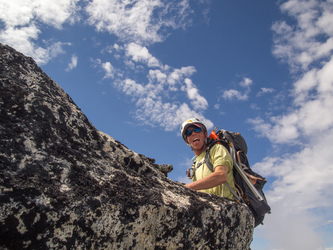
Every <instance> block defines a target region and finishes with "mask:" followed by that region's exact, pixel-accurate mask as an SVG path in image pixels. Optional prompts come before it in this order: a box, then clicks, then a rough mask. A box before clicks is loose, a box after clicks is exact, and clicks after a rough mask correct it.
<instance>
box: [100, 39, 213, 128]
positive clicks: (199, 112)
mask: <svg viewBox="0 0 333 250" xmlns="http://www.w3.org/2000/svg"><path fill="white" fill-rule="evenodd" d="M124 53H125V56H126V58H129V59H130V61H126V64H127V65H128V66H129V67H130V69H134V70H135V69H137V67H138V65H140V64H144V66H147V67H141V68H140V72H144V71H145V70H147V71H148V73H147V75H146V76H147V80H146V82H141V83H139V82H138V81H136V80H134V79H133V78H129V77H128V78H126V79H123V78H122V77H115V80H114V81H113V84H114V85H115V86H116V87H117V88H118V89H119V90H120V91H121V92H123V93H124V94H126V95H128V96H130V97H131V100H132V101H133V102H134V103H135V110H134V111H133V113H134V117H135V118H136V119H137V120H139V121H140V122H141V123H143V124H146V125H149V126H161V127H163V128H164V129H165V130H168V131H171V130H175V129H176V130H178V128H179V126H180V124H181V123H182V122H183V120H184V119H186V118H189V117H198V118H201V119H202V120H203V121H205V122H206V124H207V127H209V128H211V127H212V126H213V124H212V122H211V121H210V120H207V119H205V118H204V116H203V112H204V111H205V110H206V109H207V108H208V102H207V100H206V99H205V98H204V97H203V96H201V95H200V93H199V90H198V88H197V87H196V86H195V84H194V83H193V82H192V80H191V79H190V77H191V76H192V75H193V74H194V73H195V72H196V69H195V68H194V67H193V66H188V67H181V68H179V69H174V68H172V67H170V66H168V65H163V64H162V63H161V62H160V61H159V60H157V59H156V58H155V57H154V56H153V55H151V54H150V53H149V51H148V49H147V48H146V47H143V46H141V45H138V44H135V43H130V44H128V45H126V46H124ZM97 64H99V65H101V66H102V67H103V69H104V71H105V72H106V74H107V72H113V70H111V64H102V63H101V61H100V60H97ZM105 78H106V77H105ZM179 90H181V91H179ZM184 93H185V95H184V96H183V99H184V97H185V99H186V98H187V100H188V103H187V101H186V100H185V101H184V102H179V101H178V99H179V98H178V97H180V96H181V95H183V94H184Z"/></svg>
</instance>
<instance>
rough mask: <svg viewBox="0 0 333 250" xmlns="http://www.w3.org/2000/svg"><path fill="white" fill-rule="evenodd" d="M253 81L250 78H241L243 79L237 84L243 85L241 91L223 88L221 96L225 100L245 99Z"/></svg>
mask: <svg viewBox="0 0 333 250" xmlns="http://www.w3.org/2000/svg"><path fill="white" fill-rule="evenodd" d="M252 83H253V81H252V80H251V79H250V78H246V77H244V78H243V81H241V82H239V86H241V87H243V89H244V90H243V91H240V90H236V89H229V90H225V91H223V93H222V98H223V99H226V100H234V99H236V100H238V101H246V100H247V99H248V98H249V96H248V95H249V93H250V90H251V89H250V87H251V85H252Z"/></svg>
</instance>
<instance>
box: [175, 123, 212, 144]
mask: <svg viewBox="0 0 333 250" xmlns="http://www.w3.org/2000/svg"><path fill="white" fill-rule="evenodd" d="M191 125H194V126H197V127H201V128H202V130H203V131H204V132H207V128H206V126H205V124H203V123H202V122H201V121H200V120H199V119H198V118H190V119H188V120H186V121H184V122H183V124H182V125H181V126H180V132H181V133H182V137H183V139H184V141H185V142H186V140H187V139H186V135H185V132H186V130H187V128H188V127H189V126H191ZM198 125H199V126H198Z"/></svg>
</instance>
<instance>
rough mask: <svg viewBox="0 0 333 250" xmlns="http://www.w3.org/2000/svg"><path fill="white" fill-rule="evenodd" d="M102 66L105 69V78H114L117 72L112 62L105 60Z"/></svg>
mask: <svg viewBox="0 0 333 250" xmlns="http://www.w3.org/2000/svg"><path fill="white" fill-rule="evenodd" d="M102 68H103V69H104V71H105V76H104V78H103V79H105V78H114V74H115V69H114V67H113V66H112V64H111V63H110V62H105V63H102Z"/></svg>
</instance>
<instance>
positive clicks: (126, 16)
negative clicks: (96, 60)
mask: <svg viewBox="0 0 333 250" xmlns="http://www.w3.org/2000/svg"><path fill="white" fill-rule="evenodd" d="M86 12H87V13H88V15H89V19H88V22H89V23H90V25H93V26H95V27H96V29H97V30H98V31H107V32H109V33H111V34H115V35H116V36H117V37H119V39H120V40H122V41H123V42H128V43H130V42H137V43H140V44H150V43H156V42H161V41H163V39H164V37H165V36H166V35H167V34H166V32H165V30H163V29H165V28H166V27H169V28H172V29H177V28H180V27H183V26H184V25H186V23H187V22H186V21H185V20H186V18H187V17H188V15H189V14H190V5H189V1H188V0H182V1H160V0H141V1H134V2H127V1H103V0H93V1H91V2H90V3H89V4H88V5H87V7H86ZM170 14H171V15H170Z"/></svg>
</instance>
